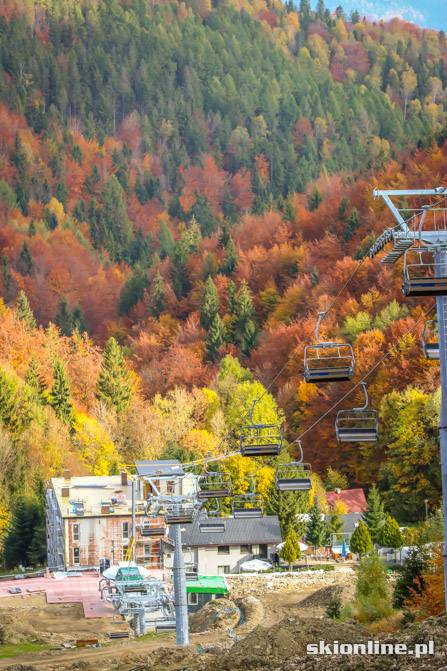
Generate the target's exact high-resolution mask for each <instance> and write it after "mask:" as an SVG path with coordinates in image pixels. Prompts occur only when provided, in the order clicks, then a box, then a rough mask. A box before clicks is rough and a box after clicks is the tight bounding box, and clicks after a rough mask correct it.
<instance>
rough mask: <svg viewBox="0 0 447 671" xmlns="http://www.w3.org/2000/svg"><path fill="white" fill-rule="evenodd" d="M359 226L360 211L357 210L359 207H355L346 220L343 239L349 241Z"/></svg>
mask: <svg viewBox="0 0 447 671" xmlns="http://www.w3.org/2000/svg"><path fill="white" fill-rule="evenodd" d="M359 226H360V221H359V213H358V211H357V208H355V207H354V208H353V209H352V212H351V214H350V215H349V217H348V220H347V222H346V227H345V231H344V233H343V240H345V241H346V242H348V241H349V240H350V239H351V238H352V236H353V235H354V233H355V232H356V230H357V229H358V228H359Z"/></svg>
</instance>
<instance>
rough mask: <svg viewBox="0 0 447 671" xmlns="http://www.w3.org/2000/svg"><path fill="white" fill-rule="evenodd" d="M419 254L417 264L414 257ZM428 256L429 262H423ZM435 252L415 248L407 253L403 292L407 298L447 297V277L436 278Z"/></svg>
mask: <svg viewBox="0 0 447 671" xmlns="http://www.w3.org/2000/svg"><path fill="white" fill-rule="evenodd" d="M415 254H417V255H418V256H419V258H417V257H416V261H417V262H416V263H414V262H413V258H412V257H413V256H414V255H415ZM423 255H428V261H426V260H423ZM433 267H434V259H433V252H432V251H431V250H429V249H428V248H426V247H413V248H411V249H409V250H407V251H406V252H405V256H404V279H403V284H402V291H403V293H404V294H405V295H406V296H447V276H445V275H441V276H440V277H434V275H435V274H436V273H434V272H433V270H434V268H433Z"/></svg>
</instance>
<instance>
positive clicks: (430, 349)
mask: <svg viewBox="0 0 447 671" xmlns="http://www.w3.org/2000/svg"><path fill="white" fill-rule="evenodd" d="M434 338H438V339H437V340H434ZM422 347H423V349H424V355H425V358H426V359H430V360H431V361H435V360H437V359H439V337H438V335H437V333H436V326H435V322H434V321H433V320H432V319H430V320H429V321H427V322H425V325H424V330H423V331H422Z"/></svg>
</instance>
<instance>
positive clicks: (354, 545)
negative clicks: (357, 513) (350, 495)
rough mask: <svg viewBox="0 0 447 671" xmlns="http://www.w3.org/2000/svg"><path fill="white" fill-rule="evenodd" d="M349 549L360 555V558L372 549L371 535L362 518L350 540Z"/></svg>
mask: <svg viewBox="0 0 447 671" xmlns="http://www.w3.org/2000/svg"><path fill="white" fill-rule="evenodd" d="M349 549H350V550H352V552H355V553H356V554H358V555H360V559H361V558H362V555H363V554H365V553H366V552H369V551H370V550H371V549H372V540H371V536H370V535H369V532H368V529H367V528H366V527H365V525H364V524H363V522H362V520H360V522H359V525H358V527H357V528H356V530H355V531H354V533H353V534H352V536H351V540H350V541H349Z"/></svg>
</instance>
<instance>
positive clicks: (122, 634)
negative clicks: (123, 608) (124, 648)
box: [108, 615, 130, 638]
mask: <svg viewBox="0 0 447 671" xmlns="http://www.w3.org/2000/svg"><path fill="white" fill-rule="evenodd" d="M108 634H109V638H129V637H130V626H129V623H128V622H127V621H126V620H124V619H122V618H120V619H119V620H117V619H116V616H115V615H114V616H113V619H112V621H111V622H109V628H108Z"/></svg>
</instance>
